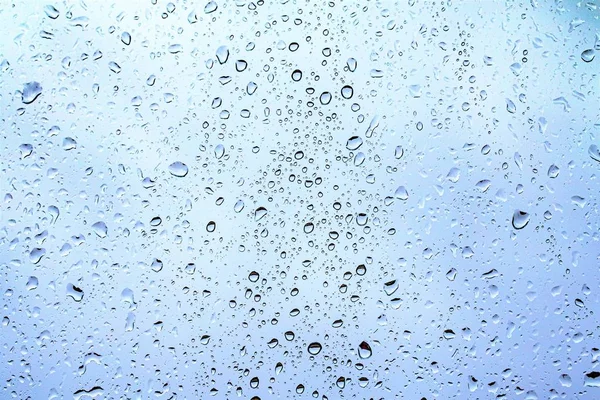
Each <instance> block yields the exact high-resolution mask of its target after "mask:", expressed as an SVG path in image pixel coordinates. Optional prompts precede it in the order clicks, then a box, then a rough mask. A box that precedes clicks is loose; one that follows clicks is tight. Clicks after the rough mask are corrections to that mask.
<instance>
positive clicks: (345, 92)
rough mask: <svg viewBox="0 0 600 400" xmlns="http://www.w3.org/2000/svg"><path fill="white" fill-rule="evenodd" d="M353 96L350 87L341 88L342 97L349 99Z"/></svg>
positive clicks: (352, 90)
mask: <svg viewBox="0 0 600 400" xmlns="http://www.w3.org/2000/svg"><path fill="white" fill-rule="evenodd" d="M353 95H354V89H352V86H349V85H346V86H344V87H343V88H342V97H343V98H345V99H350V98H352V96H353Z"/></svg>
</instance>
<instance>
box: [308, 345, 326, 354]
mask: <svg viewBox="0 0 600 400" xmlns="http://www.w3.org/2000/svg"><path fill="white" fill-rule="evenodd" d="M322 349H323V346H321V343H319V342H312V343H311V344H309V345H308V354H310V355H313V356H316V355H317V354H319V353H320V352H321V350H322Z"/></svg>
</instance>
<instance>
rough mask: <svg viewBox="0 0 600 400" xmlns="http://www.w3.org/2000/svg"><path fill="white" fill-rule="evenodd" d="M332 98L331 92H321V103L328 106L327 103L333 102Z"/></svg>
mask: <svg viewBox="0 0 600 400" xmlns="http://www.w3.org/2000/svg"><path fill="white" fill-rule="evenodd" d="M331 98H332V96H331V93H329V92H323V93H321V96H320V97H319V101H320V102H321V104H323V105H324V106H326V105H327V104H329V103H331Z"/></svg>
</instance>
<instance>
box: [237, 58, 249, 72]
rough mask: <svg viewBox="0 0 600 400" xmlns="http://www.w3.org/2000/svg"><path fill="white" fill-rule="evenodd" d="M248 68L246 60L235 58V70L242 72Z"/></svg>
mask: <svg viewBox="0 0 600 400" xmlns="http://www.w3.org/2000/svg"><path fill="white" fill-rule="evenodd" d="M246 68H248V63H247V62H246V60H237V61H236V62H235V70H236V71H237V72H244V71H245V70H246Z"/></svg>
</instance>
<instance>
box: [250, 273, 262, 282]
mask: <svg viewBox="0 0 600 400" xmlns="http://www.w3.org/2000/svg"><path fill="white" fill-rule="evenodd" d="M259 278H260V275H259V273H258V272H256V271H252V272H250V274H248V280H249V281H250V282H252V283H256V282H258V279H259Z"/></svg>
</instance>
